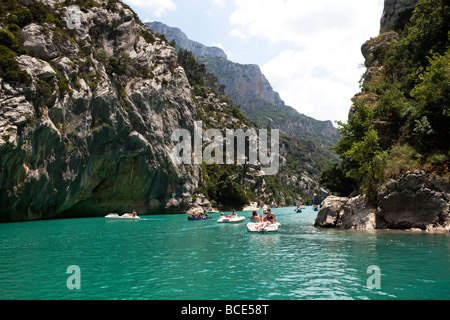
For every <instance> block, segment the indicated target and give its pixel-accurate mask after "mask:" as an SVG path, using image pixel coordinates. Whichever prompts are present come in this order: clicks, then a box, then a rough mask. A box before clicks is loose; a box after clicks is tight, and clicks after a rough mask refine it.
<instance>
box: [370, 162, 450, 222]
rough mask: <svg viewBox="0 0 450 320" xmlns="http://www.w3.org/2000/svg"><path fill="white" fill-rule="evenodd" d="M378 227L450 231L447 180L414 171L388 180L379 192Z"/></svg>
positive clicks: (449, 202)
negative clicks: (396, 178)
mask: <svg viewBox="0 0 450 320" xmlns="http://www.w3.org/2000/svg"><path fill="white" fill-rule="evenodd" d="M377 218H378V219H377V227H378V228H395V229H403V228H419V229H422V230H440V229H445V230H450V183H445V182H443V181H442V180H441V178H440V177H439V176H431V175H430V174H426V173H425V172H423V171H415V172H412V173H409V174H405V175H403V176H401V177H400V178H399V179H398V180H390V181H389V182H388V183H387V184H386V185H385V187H384V188H383V189H382V190H381V191H380V193H379V194H378V212H377Z"/></svg>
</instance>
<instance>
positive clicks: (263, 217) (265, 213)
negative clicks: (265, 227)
mask: <svg viewBox="0 0 450 320" xmlns="http://www.w3.org/2000/svg"><path fill="white" fill-rule="evenodd" d="M266 221H267V210H266V209H263V212H262V215H261V222H266Z"/></svg>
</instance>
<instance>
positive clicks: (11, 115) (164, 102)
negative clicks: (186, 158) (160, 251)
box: [0, 0, 199, 221]
mask: <svg viewBox="0 0 450 320" xmlns="http://www.w3.org/2000/svg"><path fill="white" fill-rule="evenodd" d="M60 2H61V1H53V0H52V1H51V0H48V1H46V2H45V3H46V4H48V5H49V8H48V10H50V11H51V13H52V15H53V16H54V17H56V18H58V19H61V21H62V25H63V27H61V26H59V25H55V24H52V23H42V24H36V23H31V24H29V25H27V26H25V27H23V30H22V32H23V35H24V47H25V48H26V49H28V52H29V55H22V56H18V57H17V59H16V60H17V62H18V63H19V66H20V67H21V69H22V70H25V71H26V72H27V73H28V74H29V75H30V76H31V83H30V84H26V85H25V84H16V85H12V84H10V83H7V82H6V81H5V80H4V79H2V78H0V105H1V108H0V135H1V139H0V166H1V168H0V203H1V205H0V221H21V220H33V219H48V218H55V217H75V216H76V217H83V216H104V215H105V214H107V213H108V212H123V211H129V210H130V209H136V211H137V212H138V214H150V213H153V212H158V213H178V212H184V211H185V210H186V209H187V208H189V206H190V204H191V202H192V196H193V194H194V192H195V190H196V189H197V185H198V181H199V168H198V167H195V166H189V165H185V166H178V165H176V164H174V163H173V161H172V160H171V156H170V155H171V150H172V148H173V146H174V142H172V141H171V134H172V132H173V131H174V130H175V129H179V128H185V129H188V130H189V129H192V128H193V121H194V119H195V115H196V105H195V103H194V102H193V100H192V97H191V88H190V86H189V83H188V80H187V78H186V76H185V74H184V70H183V69H182V68H181V67H179V66H178V64H177V56H176V52H175V49H174V48H172V47H171V46H170V45H169V44H168V43H166V42H164V41H161V40H160V39H159V38H157V37H156V36H155V35H153V34H152V33H151V32H150V31H149V30H148V29H147V28H146V27H145V26H143V25H141V24H140V23H139V22H138V21H136V20H135V15H134V13H133V12H132V11H131V10H130V9H129V8H128V7H127V6H125V5H123V4H122V3H121V2H119V1H117V2H114V1H101V0H99V1H97V2H95V3H93V5H92V6H91V7H90V8H83V11H82V15H81V22H82V23H81V26H80V28H78V29H74V30H68V29H66V28H65V26H64V25H65V23H66V20H67V14H66V10H67V9H66V7H65V6H64V2H62V3H60ZM23 3H26V2H23ZM96 3H98V4H99V6H97V5H96Z"/></svg>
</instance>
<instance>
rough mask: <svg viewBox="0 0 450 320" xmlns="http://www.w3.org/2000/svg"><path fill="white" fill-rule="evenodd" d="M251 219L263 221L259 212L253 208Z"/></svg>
mask: <svg viewBox="0 0 450 320" xmlns="http://www.w3.org/2000/svg"><path fill="white" fill-rule="evenodd" d="M250 221H254V222H261V219H260V218H259V216H258V212H256V210H253V213H252V216H251V217H250Z"/></svg>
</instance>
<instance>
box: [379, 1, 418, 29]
mask: <svg viewBox="0 0 450 320" xmlns="http://www.w3.org/2000/svg"><path fill="white" fill-rule="evenodd" d="M417 2H418V0H384V10H383V15H382V18H381V22H380V33H383V32H387V31H390V30H392V29H393V28H394V27H396V26H398V25H400V26H403V25H405V23H407V22H408V20H409V17H410V16H411V13H412V11H413V10H414V8H415V7H416V5H417Z"/></svg>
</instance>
